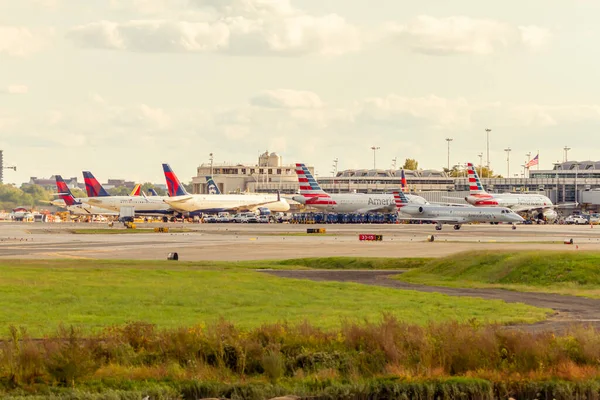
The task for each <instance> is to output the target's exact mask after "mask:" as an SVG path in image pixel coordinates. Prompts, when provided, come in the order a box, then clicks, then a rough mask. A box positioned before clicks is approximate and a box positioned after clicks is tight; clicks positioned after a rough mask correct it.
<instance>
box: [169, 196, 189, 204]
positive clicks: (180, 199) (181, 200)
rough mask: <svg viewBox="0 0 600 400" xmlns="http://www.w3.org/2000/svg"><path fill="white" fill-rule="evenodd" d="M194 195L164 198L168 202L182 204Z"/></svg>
mask: <svg viewBox="0 0 600 400" xmlns="http://www.w3.org/2000/svg"><path fill="white" fill-rule="evenodd" d="M192 198H193V197H192V196H177V198H171V199H164V200H163V201H164V202H165V203H167V204H181V203H186V202H187V201H188V200H191V199H192Z"/></svg>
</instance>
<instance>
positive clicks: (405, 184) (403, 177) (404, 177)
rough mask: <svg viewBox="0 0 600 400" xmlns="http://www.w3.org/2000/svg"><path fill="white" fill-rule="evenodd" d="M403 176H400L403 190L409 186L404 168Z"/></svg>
mask: <svg viewBox="0 0 600 400" xmlns="http://www.w3.org/2000/svg"><path fill="white" fill-rule="evenodd" d="M401 174H402V177H401V178H400V183H401V185H402V191H403V192H404V191H406V188H407V186H408V184H407V182H406V175H405V174H404V169H403V170H402V172H401Z"/></svg>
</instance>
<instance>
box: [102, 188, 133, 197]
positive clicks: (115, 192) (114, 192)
mask: <svg viewBox="0 0 600 400" xmlns="http://www.w3.org/2000/svg"><path fill="white" fill-rule="evenodd" d="M107 192H108V194H110V195H111V196H128V195H129V193H131V189H129V188H127V187H125V186H119V187H114V188H111V189H108V190H107Z"/></svg>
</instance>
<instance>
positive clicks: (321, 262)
mask: <svg viewBox="0 0 600 400" xmlns="http://www.w3.org/2000/svg"><path fill="white" fill-rule="evenodd" d="M343 260H344V259H343V258H337V259H331V260H329V261H328V260H326V259H304V260H289V261H280V262H276V261H270V262H266V263H260V262H244V263H226V262H219V263H216V262H213V263H202V262H198V263H192V262H189V263H176V262H169V261H160V262H147V261H121V262H118V261H106V260H104V261H99V260H98V261H96V260H68V261H67V260H64V261H51V260H44V261H42V260H27V261H25V260H22V261H16V260H1V261H0V329H2V328H3V327H4V328H6V327H7V326H8V325H9V324H14V325H19V326H24V327H27V329H28V331H29V332H30V333H31V334H32V335H35V336H39V335H42V334H46V333H49V332H51V331H53V330H54V329H55V328H56V326H57V325H58V324H59V323H65V324H68V325H70V324H73V325H76V326H80V327H82V328H83V329H84V331H85V332H87V333H89V332H97V331H98V330H100V329H101V328H103V327H106V326H110V325H120V324H124V323H127V322H129V321H144V322H147V323H152V324H156V325H157V326H158V327H160V328H175V327H180V326H194V325H196V324H199V323H210V322H214V321H215V320H217V319H219V318H224V319H226V320H228V321H231V322H233V323H235V324H236V325H237V326H239V327H243V328H251V327H256V326H259V325H261V324H263V323H274V322H281V321H287V322H290V323H297V322H301V321H303V320H308V321H311V323H313V324H314V325H315V326H317V327H320V328H336V327H339V326H340V324H341V323H342V322H343V321H344V320H350V321H362V320H364V319H368V320H370V321H376V320H379V319H380V318H381V315H382V314H383V313H390V314H391V315H394V316H396V317H397V318H399V319H400V320H403V321H411V322H413V323H416V324H425V323H428V322H431V321H444V320H457V321H467V320H471V319H477V320H480V321H488V322H492V321H493V322H499V323H518V322H526V323H528V322H536V321H540V320H543V319H545V317H546V316H547V315H548V313H549V312H550V310H547V309H540V308H535V307H531V306H527V305H523V304H506V303H504V302H502V301H482V300H480V299H473V298H454V297H450V296H446V295H441V294H433V293H420V292H413V291H399V290H394V289H388V288H382V287H373V286H366V285H360V284H354V283H339V282H312V281H304V280H293V279H283V278H277V277H275V276H271V275H268V274H264V273H258V272H256V271H252V270H249V269H252V268H257V267H260V266H262V267H265V266H268V267H270V268H290V266H292V265H304V266H310V267H321V268H329V267H332V266H334V265H336V264H340V263H343ZM346 261H348V262H349V266H351V267H352V268H373V267H377V268H385V267H389V266H390V265H396V266H398V265H399V264H402V262H398V261H395V260H387V261H386V260H385V259H384V260H377V259H371V260H369V259H366V260H365V259H346ZM415 264H418V262H416V261H415V260H411V259H409V260H408V262H407V264H406V265H415Z"/></svg>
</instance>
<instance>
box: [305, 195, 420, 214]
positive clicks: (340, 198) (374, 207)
mask: <svg viewBox="0 0 600 400" xmlns="http://www.w3.org/2000/svg"><path fill="white" fill-rule="evenodd" d="M406 197H408V199H409V201H410V203H411V204H427V201H426V200H425V199H424V198H422V197H420V196H415V195H410V194H407V195H406ZM294 200H296V201H298V202H299V203H302V204H305V205H308V206H311V207H314V208H316V209H319V210H323V211H327V212H338V213H366V212H374V211H381V212H394V211H396V202H395V200H394V195H393V194H368V193H337V194H336V193H333V194H329V197H305V196H302V195H297V196H294Z"/></svg>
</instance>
